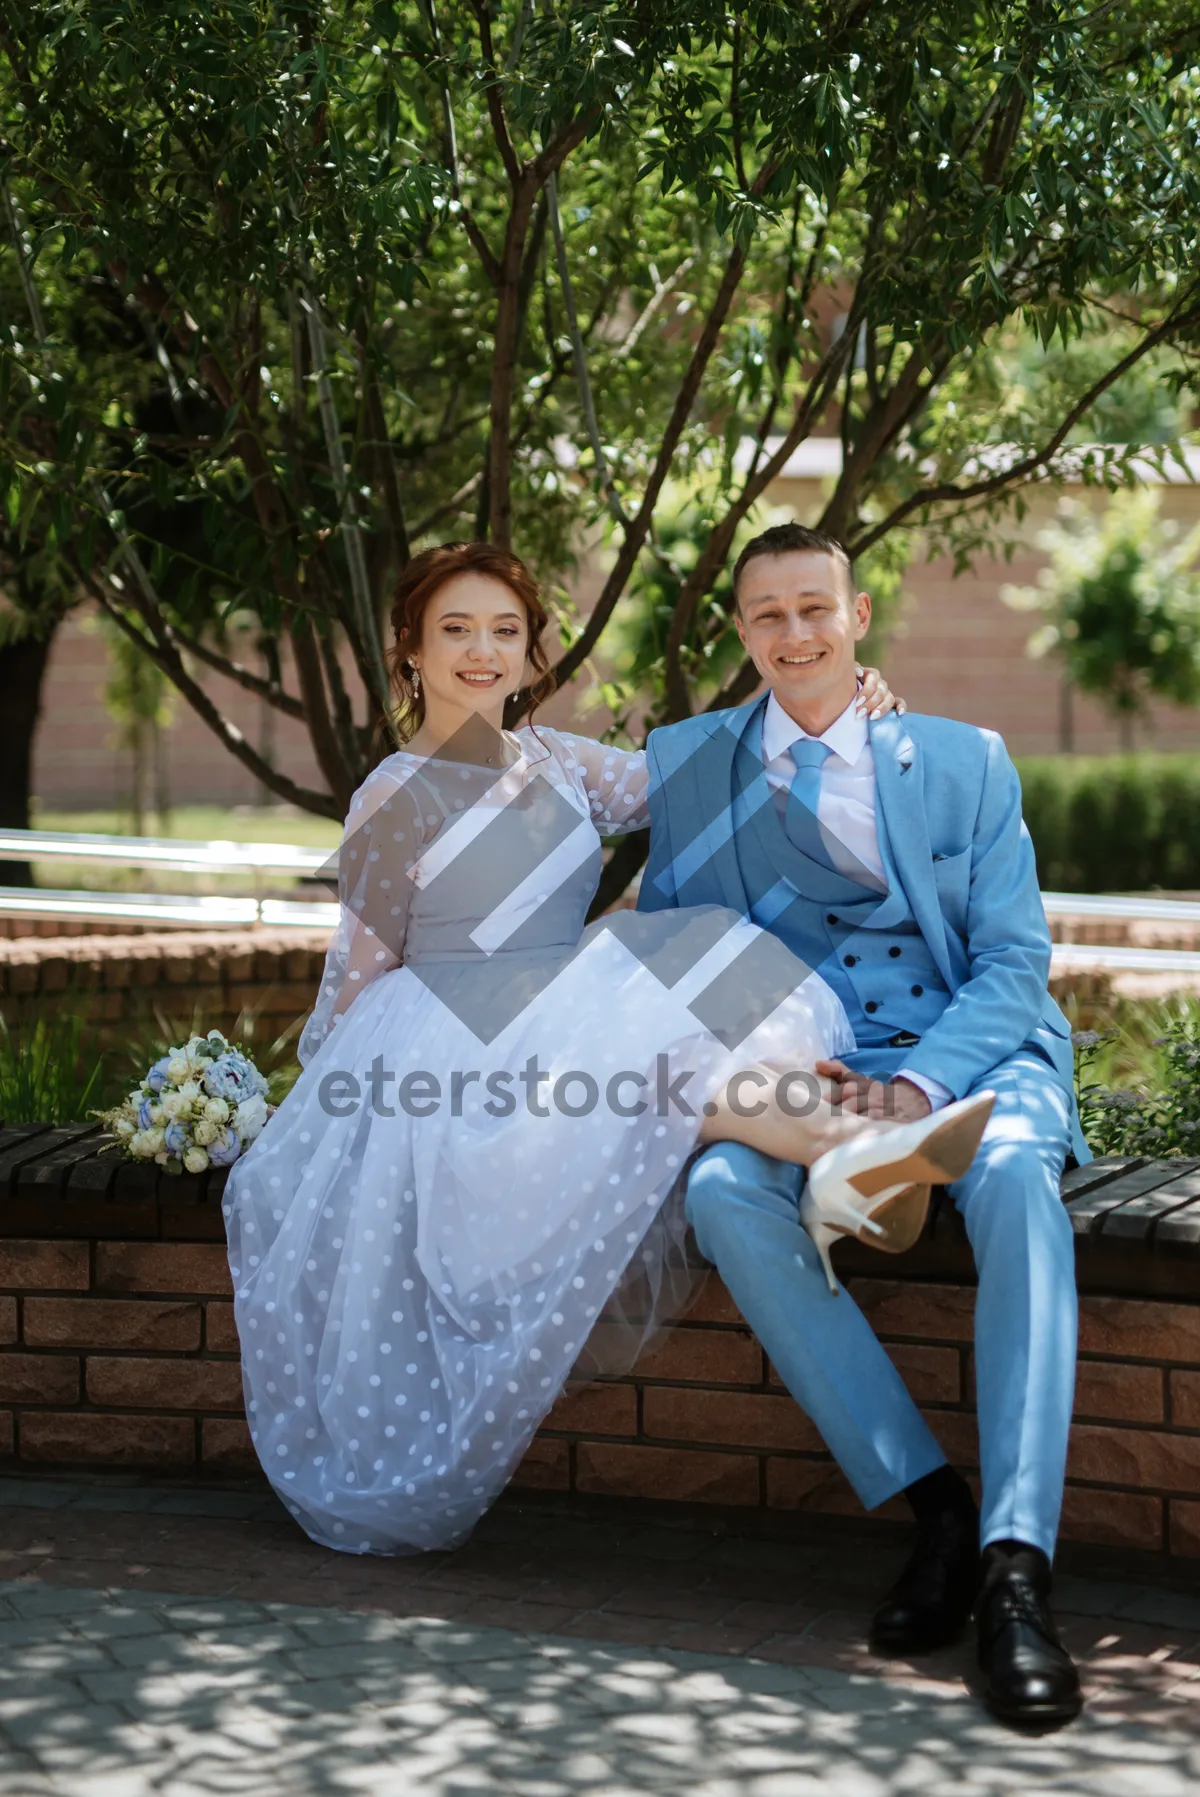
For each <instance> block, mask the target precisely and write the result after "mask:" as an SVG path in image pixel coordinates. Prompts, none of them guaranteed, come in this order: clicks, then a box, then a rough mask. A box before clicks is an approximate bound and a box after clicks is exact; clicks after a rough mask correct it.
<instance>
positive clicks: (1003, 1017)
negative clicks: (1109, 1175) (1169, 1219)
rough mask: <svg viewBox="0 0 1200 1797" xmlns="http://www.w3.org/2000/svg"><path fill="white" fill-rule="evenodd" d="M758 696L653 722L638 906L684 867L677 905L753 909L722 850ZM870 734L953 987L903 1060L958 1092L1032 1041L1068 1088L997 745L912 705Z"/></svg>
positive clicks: (881, 789)
mask: <svg viewBox="0 0 1200 1797" xmlns="http://www.w3.org/2000/svg"><path fill="white" fill-rule="evenodd" d="M765 705H766V698H765V697H763V698H760V699H755V700H751V701H750V703H749V704H747V705H740V706H737V707H736V708H734V709H733V710H730V711H717V712H706V713H703V714H702V715H701V716H699V717H693V718H686V719H684V721H683V722H682V723H679V724H669V725H666V726H665V727H663V728H662V729H659V730H655V731H652V733H651V735H650V738H649V741H648V743H647V756H648V760H649V768H650V858H649V862H648V864H647V867H646V871H645V873H644V875H643V878H642V886H641V893H640V896H639V899H638V909H639V910H642V911H658V910H663V909H666V908H668V907H672V906H675V905H677V904H678V903H679V902H680V900H679V896H678V892H677V890H676V882H675V878H674V876H673V871H672V870H673V869H674V870H678V869H679V868H681V867H683V866H686V868H687V874H688V877H687V880H686V897H685V899H684V902H685V903H687V904H719V905H727V906H729V907H731V908H732V909H734V910H736V911H738V912H740V913H741V914H743V915H746V914H747V913H748V912H749V909H750V900H749V895H748V894H747V892H746V889H745V887H744V885H743V883H742V881H741V878H740V876H739V869H738V861H737V856H736V853H731V852H729V851H730V849H731V847H732V836H733V834H734V832H735V831H736V828H737V817H736V811H734V810H731V799H732V797H733V793H734V780H733V773H734V768H733V762H734V753H735V750H736V749H737V746H738V743H739V741H740V740H741V738H742V736H743V735H744V733H745V732H746V731H747V730H748V729H749V728H750V727H751V725H752V723H757V721H758V720H757V718H756V713H758V712H759V711H760V710H761V709H762V708H764V707H765ZM870 735H871V747H872V749H873V751H874V756H875V777H876V791H877V803H878V805H879V807H880V808H881V810H882V812H883V820H884V824H885V826H886V829H887V835H888V839H889V842H890V846H891V853H892V859H893V862H894V864H895V867H896V872H897V874H898V876H899V879H900V882H901V884H902V886H903V888H904V891H905V894H906V896H907V898H908V902H909V904H910V906H911V908H912V912H913V916H914V918H915V919H916V922H917V924H918V926H919V928H920V931H921V934H922V936H923V937H924V939H925V941H926V943H927V944H928V947H929V951H930V953H931V954H932V955H933V957H934V960H935V961H936V962H937V965H938V968H939V970H940V972H941V974H942V977H943V979H944V980H945V982H946V985H947V987H948V988H949V990H950V993H951V995H952V996H951V999H950V1003H949V1004H948V1005H947V1007H946V1009H945V1011H944V1012H943V1013H942V1015H941V1016H940V1017H939V1018H938V1020H937V1022H936V1023H934V1024H933V1025H932V1026H931V1027H929V1028H927V1029H926V1030H925V1032H924V1034H923V1035H922V1037H921V1040H920V1043H919V1044H918V1045H917V1047H915V1048H913V1049H910V1050H908V1051H907V1052H906V1053H905V1056H904V1060H905V1065H906V1066H908V1067H911V1068H912V1070H913V1071H914V1072H915V1073H923V1074H926V1075H927V1076H928V1077H929V1078H931V1079H936V1080H940V1081H941V1083H942V1085H944V1086H946V1087H947V1088H948V1089H949V1090H950V1091H951V1092H953V1093H954V1094H955V1096H956V1097H961V1096H962V1095H963V1094H964V1093H966V1092H968V1091H970V1090H971V1089H972V1087H974V1086H976V1085H977V1084H979V1083H980V1082H981V1081H982V1080H983V1079H984V1077H985V1076H986V1075H987V1074H988V1073H989V1072H990V1071H991V1070H992V1069H993V1068H996V1067H998V1066H999V1065H1000V1064H1001V1062H1003V1061H1006V1060H1007V1059H1008V1058H1009V1057H1010V1056H1011V1055H1013V1054H1015V1053H1017V1051H1018V1050H1019V1049H1022V1048H1035V1049H1037V1050H1038V1051H1040V1053H1041V1054H1043V1055H1044V1056H1045V1057H1046V1059H1047V1060H1048V1061H1049V1063H1050V1068H1048V1069H1047V1072H1048V1075H1049V1077H1051V1078H1054V1077H1057V1078H1058V1079H1059V1081H1060V1082H1061V1083H1062V1085H1063V1086H1064V1087H1065V1088H1066V1090H1067V1091H1068V1092H1070V1093H1072V1094H1073V1092H1074V1055H1073V1050H1072V1047H1071V1033H1070V1025H1069V1023H1068V1022H1067V1019H1066V1018H1065V1017H1064V1016H1063V1014H1062V1012H1061V1010H1060V1009H1059V1007H1058V1006H1057V1005H1056V1004H1055V1002H1054V1000H1053V999H1052V998H1051V997H1050V994H1049V991H1048V989H1047V980H1048V977H1049V972H1050V932H1049V929H1048V928H1047V925H1046V914H1045V911H1044V910H1043V908H1042V899H1041V893H1040V891H1039V889H1038V882H1037V869H1036V865H1035V861H1034V853H1033V843H1032V841H1031V840H1030V836H1029V832H1028V830H1027V829H1026V828H1025V824H1024V821H1023V819H1022V816H1021V785H1020V781H1019V779H1018V777H1017V771H1016V769H1015V768H1014V766H1013V764H1012V762H1011V761H1010V760H1009V757H1008V752H1007V750H1006V749H1005V747H1004V743H1003V742H1002V740H1001V738H1000V737H999V736H997V735H996V733H995V732H994V731H992V730H980V729H977V728H976V727H975V726H974V725H971V724H960V723H956V722H954V721H953V720H952V719H949V718H935V717H922V716H918V715H916V714H914V713H911V712H910V713H908V714H907V715H906V716H904V717H903V718H898V717H896V715H895V714H894V713H892V714H891V715H890V716H888V717H886V718H882V719H880V720H879V721H878V722H876V723H872V724H871V725H870ZM681 856H682V860H681ZM681 883H682V882H681ZM1050 1069H1053V1072H1052V1073H1051V1072H1050ZM1072 1149H1073V1152H1074V1154H1075V1157H1076V1159H1077V1160H1078V1161H1080V1162H1081V1163H1082V1162H1084V1161H1088V1160H1090V1159H1091V1158H1092V1157H1091V1151H1090V1149H1089V1148H1088V1146H1087V1143H1086V1142H1085V1141H1084V1138H1083V1132H1082V1130H1081V1129H1080V1126H1079V1119H1078V1115H1077V1112H1076V1110H1075V1107H1074V1100H1073V1098H1072Z"/></svg>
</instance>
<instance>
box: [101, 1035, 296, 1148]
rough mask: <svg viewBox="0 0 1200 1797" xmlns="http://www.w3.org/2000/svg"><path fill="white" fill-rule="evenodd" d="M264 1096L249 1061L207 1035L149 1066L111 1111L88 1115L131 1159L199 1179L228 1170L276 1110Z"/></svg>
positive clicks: (264, 1090)
mask: <svg viewBox="0 0 1200 1797" xmlns="http://www.w3.org/2000/svg"><path fill="white" fill-rule="evenodd" d="M266 1095H267V1082H266V1080H265V1079H264V1078H263V1076H262V1074H261V1073H260V1072H259V1071H258V1068H257V1067H256V1066H255V1065H254V1062H253V1061H251V1060H249V1059H248V1058H247V1056H246V1055H244V1054H242V1053H241V1051H240V1050H239V1049H236V1048H231V1047H230V1045H229V1043H228V1042H227V1041H226V1040H225V1037H224V1036H223V1035H222V1034H221V1032H220V1030H209V1032H208V1034H207V1036H193V1037H192V1038H191V1039H190V1041H188V1042H187V1043H186V1044H185V1045H184V1046H183V1047H181V1048H172V1049H170V1050H169V1052H168V1053H167V1054H165V1055H163V1056H162V1057H161V1059H159V1060H157V1061H155V1063H154V1065H153V1067H151V1069H150V1071H149V1072H148V1073H147V1074H146V1077H145V1078H144V1079H143V1080H142V1082H141V1084H140V1085H139V1086H138V1087H137V1088H136V1090H135V1091H133V1092H131V1093H130V1094H129V1096H128V1098H126V1099H125V1100H124V1102H123V1103H121V1104H119V1105H117V1106H116V1108H115V1109H114V1110H111V1111H97V1112H95V1113H94V1114H95V1115H96V1116H97V1117H99V1118H100V1120H101V1121H102V1122H104V1123H106V1124H107V1125H108V1127H109V1128H110V1129H111V1130H112V1132H113V1134H114V1135H115V1136H116V1138H117V1141H118V1143H119V1144H120V1145H121V1146H122V1147H123V1148H124V1150H125V1153H126V1154H127V1155H129V1156H130V1157H131V1158H132V1159H133V1160H139V1161H156V1162H157V1163H158V1165H159V1166H160V1167H165V1169H166V1171H167V1172H168V1173H203V1172H205V1170H206V1169H207V1168H209V1167H229V1166H232V1164H233V1162H234V1161H235V1160H237V1158H238V1156H239V1155H240V1154H241V1153H242V1152H243V1151H244V1150H245V1149H246V1148H248V1147H249V1146H250V1144H251V1142H253V1140H254V1138H255V1136H257V1135H258V1133H259V1131H260V1130H261V1129H262V1126H263V1124H264V1123H265V1122H266V1120H267V1118H268V1117H269V1116H270V1115H271V1113H272V1111H273V1110H274V1109H275V1107H274V1105H269V1104H268V1103H267V1096H266Z"/></svg>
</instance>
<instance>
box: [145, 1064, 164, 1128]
mask: <svg viewBox="0 0 1200 1797" xmlns="http://www.w3.org/2000/svg"><path fill="white" fill-rule="evenodd" d="M170 1059H171V1057H170V1055H169V1054H165V1055H163V1057H162V1059H161V1060H158V1061H155V1063H154V1065H153V1067H151V1069H150V1071H149V1073H148V1074H147V1075H146V1077H145V1079H144V1080H143V1082H142V1083H143V1085H146V1086H148V1087H149V1089H150V1090H151V1092H161V1091H162V1089H163V1087H164V1086H165V1085H166V1083H167V1063H168V1061H169V1060H170ZM144 1127H145V1125H143V1128H144Z"/></svg>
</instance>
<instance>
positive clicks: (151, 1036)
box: [110, 1004, 304, 1104]
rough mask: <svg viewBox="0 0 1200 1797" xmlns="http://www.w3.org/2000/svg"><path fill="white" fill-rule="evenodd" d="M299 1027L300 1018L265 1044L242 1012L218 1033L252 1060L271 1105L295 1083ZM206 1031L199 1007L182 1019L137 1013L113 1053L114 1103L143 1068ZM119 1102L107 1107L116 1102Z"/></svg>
mask: <svg viewBox="0 0 1200 1797" xmlns="http://www.w3.org/2000/svg"><path fill="white" fill-rule="evenodd" d="M303 1022H304V1019H303V1017H297V1018H295V1019H294V1021H293V1022H292V1023H290V1024H289V1025H288V1026H287V1028H286V1029H285V1030H282V1031H281V1032H280V1033H279V1035H277V1036H275V1037H273V1038H270V1039H268V1038H267V1036H266V1034H265V1032H264V1031H263V1030H262V1028H261V1024H260V1020H259V1018H258V1015H257V1014H256V1013H255V1012H254V1011H253V1010H242V1011H240V1012H239V1013H238V1016H237V1019H236V1021H235V1022H234V1023H233V1025H232V1026H231V1027H230V1028H229V1029H227V1030H225V1031H224V1032H223V1033H224V1037H225V1040H226V1041H227V1043H228V1045H229V1046H230V1047H231V1048H236V1049H239V1050H240V1051H241V1052H242V1053H243V1054H245V1055H246V1056H247V1057H248V1058H251V1059H253V1061H254V1064H255V1066H256V1067H257V1068H258V1070H259V1072H260V1073H261V1074H263V1076H264V1077H265V1079H266V1081H267V1097H268V1099H269V1101H270V1102H271V1103H272V1104H278V1103H279V1102H280V1100H281V1099H282V1098H284V1097H285V1096H286V1095H287V1093H288V1092H290V1091H291V1089H292V1087H293V1086H294V1085H295V1083H296V1081H297V1079H299V1077H300V1063H299V1061H298V1060H297V1059H296V1052H295V1043H296V1038H297V1037H298V1036H299V1034H300V1028H301V1025H302V1024H303ZM210 1027H211V1024H210V1020H209V1019H208V1018H207V1017H206V1016H205V1013H204V1008H203V1006H202V1005H199V1004H194V1005H193V1006H192V1008H191V1012H190V1014H189V1015H188V1016H186V1017H183V1016H180V1015H178V1014H172V1015H168V1014H167V1013H166V1012H165V1011H163V1010H162V1008H161V1007H160V1006H158V1005H155V1006H154V1008H153V1009H152V1010H151V1011H150V1012H149V1013H146V1012H143V1013H141V1014H140V1015H138V1016H136V1017H135V1018H133V1019H132V1020H131V1022H130V1023H129V1024H128V1025H127V1026H125V1027H124V1028H123V1029H122V1035H121V1047H120V1049H119V1051H117V1054H118V1057H119V1063H118V1065H117V1066H116V1067H115V1068H114V1073H115V1077H116V1079H117V1081H118V1082H119V1097H123V1096H124V1094H125V1092H126V1090H127V1089H128V1087H129V1084H130V1082H131V1081H137V1080H140V1079H141V1077H142V1075H143V1074H144V1073H145V1071H146V1069H147V1067H149V1066H152V1065H153V1063H154V1062H155V1061H156V1060H158V1058H159V1056H160V1055H164V1054H166V1053H167V1051H168V1050H169V1049H170V1048H172V1047H173V1046H174V1045H175V1044H176V1043H178V1042H187V1041H190V1040H191V1038H192V1037H193V1036H203V1035H206V1034H207V1033H208V1030H209V1028H210ZM110 1083H111V1082H110ZM119 1097H118V1098H114V1099H113V1101H112V1102H113V1103H117V1102H119Z"/></svg>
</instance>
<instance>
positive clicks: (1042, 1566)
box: [983, 1541, 1050, 1597]
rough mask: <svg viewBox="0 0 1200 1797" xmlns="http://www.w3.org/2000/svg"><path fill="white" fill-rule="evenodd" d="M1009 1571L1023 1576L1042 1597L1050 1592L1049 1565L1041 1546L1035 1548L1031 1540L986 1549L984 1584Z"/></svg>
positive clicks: (996, 1543) (997, 1543) (991, 1544)
mask: <svg viewBox="0 0 1200 1797" xmlns="http://www.w3.org/2000/svg"><path fill="white" fill-rule="evenodd" d="M1007 1572H1019V1573H1021V1574H1022V1575H1023V1576H1024V1577H1025V1578H1027V1579H1028V1580H1029V1583H1030V1584H1031V1585H1032V1586H1033V1588H1034V1590H1035V1591H1037V1592H1039V1593H1040V1594H1041V1596H1043V1597H1045V1596H1046V1594H1047V1593H1048V1592H1049V1590H1050V1562H1049V1560H1048V1559H1047V1558H1046V1556H1045V1554H1044V1553H1043V1552H1042V1550H1041V1548H1040V1547H1032V1546H1031V1545H1030V1543H1029V1542H1028V1541H989V1542H988V1544H987V1546H986V1547H985V1548H984V1550H983V1583H984V1585H985V1586H987V1585H990V1584H992V1583H993V1581H994V1580H996V1579H1000V1578H1003V1577H1004V1575H1005V1573H1007Z"/></svg>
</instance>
